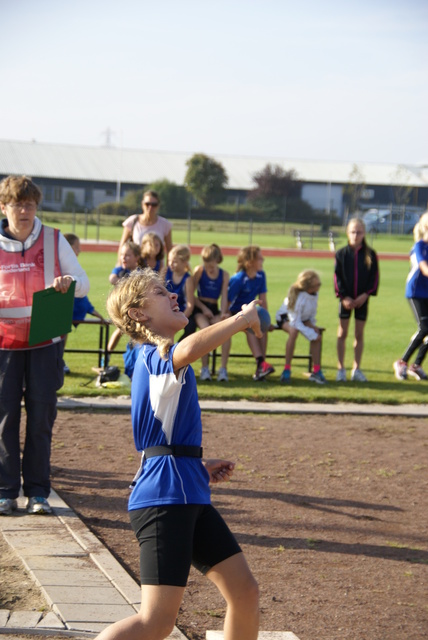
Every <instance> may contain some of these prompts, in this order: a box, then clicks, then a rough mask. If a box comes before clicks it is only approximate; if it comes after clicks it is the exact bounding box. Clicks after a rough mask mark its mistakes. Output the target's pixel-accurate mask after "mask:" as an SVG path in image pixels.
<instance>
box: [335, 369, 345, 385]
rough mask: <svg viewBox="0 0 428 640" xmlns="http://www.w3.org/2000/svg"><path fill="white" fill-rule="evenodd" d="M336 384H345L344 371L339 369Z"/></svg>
mask: <svg viewBox="0 0 428 640" xmlns="http://www.w3.org/2000/svg"><path fill="white" fill-rule="evenodd" d="M336 382H346V369H339V371H338V372H337V375H336Z"/></svg>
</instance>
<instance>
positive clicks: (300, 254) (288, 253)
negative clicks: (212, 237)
mask: <svg viewBox="0 0 428 640" xmlns="http://www.w3.org/2000/svg"><path fill="white" fill-rule="evenodd" d="M118 246H119V243H118V242H103V241H102V240H100V242H95V241H91V240H81V248H82V251H100V252H107V253H116V252H117V249H118ZM202 246H203V245H200V244H192V245H190V250H191V251H192V254H194V255H199V254H200V252H201V250H202ZM239 249H240V247H222V252H223V254H224V255H225V256H236V255H237V253H238V251H239ZM263 255H264V256H268V257H273V258H304V257H308V258H309V257H310V258H331V259H334V253H333V252H331V251H322V250H318V251H317V250H314V251H312V250H310V249H266V248H263ZM378 256H379V258H380V259H381V260H408V259H409V256H408V255H407V254H405V253H378Z"/></svg>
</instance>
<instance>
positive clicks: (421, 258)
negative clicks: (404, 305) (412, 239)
mask: <svg viewBox="0 0 428 640" xmlns="http://www.w3.org/2000/svg"><path fill="white" fill-rule="evenodd" d="M420 262H428V243H426V242H424V241H423V240H419V242H416V244H414V245H413V247H412V250H411V251H410V272H409V275H408V276H407V280H406V294H405V295H406V298H428V278H427V277H426V276H424V275H423V274H422V273H421V270H420V269H419V263H420Z"/></svg>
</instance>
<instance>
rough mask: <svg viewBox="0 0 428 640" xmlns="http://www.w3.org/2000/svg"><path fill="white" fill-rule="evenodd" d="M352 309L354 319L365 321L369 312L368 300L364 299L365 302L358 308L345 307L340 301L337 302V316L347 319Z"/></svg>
mask: <svg viewBox="0 0 428 640" xmlns="http://www.w3.org/2000/svg"><path fill="white" fill-rule="evenodd" d="M352 311H353V312H354V315H355V320H363V322H365V321H366V320H367V315H368V312H369V301H368V300H366V302H365V303H364V304H363V305H362V306H361V307H359V308H358V309H345V307H344V306H343V304H342V302H339V318H341V319H342V320H347V319H348V318H350V317H351V313H352Z"/></svg>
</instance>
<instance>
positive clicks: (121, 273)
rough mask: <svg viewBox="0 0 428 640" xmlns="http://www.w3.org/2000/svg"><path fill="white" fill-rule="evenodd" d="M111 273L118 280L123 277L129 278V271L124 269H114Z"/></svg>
mask: <svg viewBox="0 0 428 640" xmlns="http://www.w3.org/2000/svg"><path fill="white" fill-rule="evenodd" d="M112 273H114V275H115V276H117V277H118V278H124V277H125V276H129V274H130V273H131V271H130V269H124V267H120V266H119V267H114V269H112Z"/></svg>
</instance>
